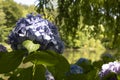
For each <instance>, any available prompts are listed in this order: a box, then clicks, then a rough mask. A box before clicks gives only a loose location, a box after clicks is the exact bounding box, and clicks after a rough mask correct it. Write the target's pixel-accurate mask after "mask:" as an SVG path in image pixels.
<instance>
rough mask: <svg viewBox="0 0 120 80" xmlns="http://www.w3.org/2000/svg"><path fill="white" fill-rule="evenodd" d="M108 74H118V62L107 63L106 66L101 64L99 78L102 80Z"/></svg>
mask: <svg viewBox="0 0 120 80" xmlns="http://www.w3.org/2000/svg"><path fill="white" fill-rule="evenodd" d="M110 73H115V74H120V62H117V61H114V62H109V63H108V64H103V65H102V70H101V71H100V72H99V76H100V78H101V80H102V78H104V77H105V76H107V75H109V74H110Z"/></svg>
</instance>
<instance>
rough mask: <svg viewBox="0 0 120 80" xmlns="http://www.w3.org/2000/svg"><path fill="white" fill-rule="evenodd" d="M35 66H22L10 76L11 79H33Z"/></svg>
mask: <svg viewBox="0 0 120 80" xmlns="http://www.w3.org/2000/svg"><path fill="white" fill-rule="evenodd" d="M32 77H33V66H30V67H28V68H20V69H19V70H18V71H16V72H15V73H13V75H11V76H10V78H9V80H32Z"/></svg>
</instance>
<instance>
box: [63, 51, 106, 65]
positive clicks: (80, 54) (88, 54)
mask: <svg viewBox="0 0 120 80" xmlns="http://www.w3.org/2000/svg"><path fill="white" fill-rule="evenodd" d="M104 51H105V50H94V49H93V50H90V49H79V50H70V49H66V50H65V51H64V53H63V56H64V57H65V58H66V59H67V60H68V61H69V63H70V64H74V63H75V62H76V61H77V60H78V59H80V58H87V59H89V60H91V61H95V60H99V59H100V57H101V55H102V54H103V53H104Z"/></svg>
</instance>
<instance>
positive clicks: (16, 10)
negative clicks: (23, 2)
mask: <svg viewBox="0 0 120 80" xmlns="http://www.w3.org/2000/svg"><path fill="white" fill-rule="evenodd" d="M3 5H4V6H3V11H4V13H5V14H6V15H7V16H5V18H6V23H5V25H6V26H7V27H13V26H14V25H15V23H16V21H17V20H18V19H19V18H20V17H22V9H21V8H20V6H19V5H18V4H17V3H15V2H14V1H13V0H7V1H6V0H5V1H3ZM13 5H14V6H13Z"/></svg>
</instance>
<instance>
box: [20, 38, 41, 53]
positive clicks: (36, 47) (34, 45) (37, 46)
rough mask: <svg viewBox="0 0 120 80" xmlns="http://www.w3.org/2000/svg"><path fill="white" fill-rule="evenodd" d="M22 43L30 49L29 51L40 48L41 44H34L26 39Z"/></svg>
mask: <svg viewBox="0 0 120 80" xmlns="http://www.w3.org/2000/svg"><path fill="white" fill-rule="evenodd" d="M22 45H23V46H24V47H25V48H26V49H27V50H28V52H29V53H30V52H34V51H36V50H38V49H39V47H40V44H34V43H33V42H32V41H31V40H26V41H24V42H23V43H22Z"/></svg>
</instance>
